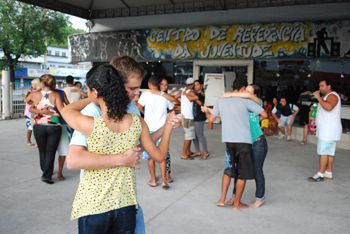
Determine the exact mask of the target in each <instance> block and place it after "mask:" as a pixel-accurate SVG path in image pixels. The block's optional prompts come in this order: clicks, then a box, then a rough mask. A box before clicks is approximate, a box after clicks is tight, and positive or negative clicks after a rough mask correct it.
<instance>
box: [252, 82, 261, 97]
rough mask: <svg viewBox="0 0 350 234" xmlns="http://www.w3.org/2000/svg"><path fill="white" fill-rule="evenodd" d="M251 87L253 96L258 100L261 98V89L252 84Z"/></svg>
mask: <svg viewBox="0 0 350 234" xmlns="http://www.w3.org/2000/svg"><path fill="white" fill-rule="evenodd" d="M251 86H252V87H253V89H254V94H255V95H256V96H257V97H258V98H260V97H261V88H260V86H259V85H255V84H252V85H251Z"/></svg>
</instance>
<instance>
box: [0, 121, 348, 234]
mask: <svg viewBox="0 0 350 234" xmlns="http://www.w3.org/2000/svg"><path fill="white" fill-rule="evenodd" d="M0 129H1V136H0V191H1V193H0V211H1V212H0V233H1V234H2V233H4V234H12V233H31V234H32V233H35V234H41V233H43V234H44V233H45V234H47V233H50V234H51V233H60V234H61V233H77V223H76V222H75V221H70V220H69V217H70V211H71V204H72V201H73V198H74V194H75V191H76V188H77V185H78V182H79V172H78V171H68V170H66V171H65V176H66V180H65V181H63V182H59V181H57V179H56V183H55V184H54V185H47V184H44V183H42V182H41V181H40V169H39V161H38V152H37V149H33V148H31V147H29V146H27V145H26V144H25V143H24V142H25V123H24V120H23V119H19V120H7V121H0ZM206 135H207V138H208V145H209V150H210V153H211V155H210V157H209V158H208V160H207V161H200V160H198V159H197V160H194V161H185V160H181V159H179V155H180V150H181V147H182V140H183V137H182V130H181V129H178V130H176V131H175V132H174V134H173V136H172V142H171V150H170V152H171V155H172V162H173V163H172V168H173V176H174V179H175V182H174V183H173V184H171V188H170V190H168V191H165V190H163V189H161V187H156V188H151V187H149V186H148V185H147V184H146V183H147V181H148V179H149V175H148V170H147V165H146V163H145V162H144V161H143V162H142V164H141V169H138V170H137V186H138V198H139V202H140V204H141V205H142V207H143V210H144V213H145V221H146V227H147V233H148V234H175V233H176V234H179V233H181V234H182V233H191V234H197V233H198V234H199V233H200V234H202V233H204V234H207V233H208V234H211V233H215V234H216V233H222V234H227V233H269V234H274V233H276V234H280V233H317V234H318V233H349V230H350V223H349V221H350V170H349V166H350V151H348V150H341V149H339V150H337V158H336V162H335V173H334V176H335V179H334V180H333V181H325V182H322V183H311V182H308V181H307V179H306V178H307V177H308V176H311V175H313V174H314V173H315V172H316V170H317V163H318V158H317V156H316V155H315V152H316V146H315V145H312V144H307V145H305V146H302V145H300V144H299V143H298V142H297V141H292V142H286V141H282V140H278V139H276V138H268V143H269V153H268V156H267V159H266V162H265V167H264V171H265V176H266V204H265V205H264V206H263V207H261V208H259V209H252V208H249V209H247V210H244V211H241V212H238V211H235V210H233V209H231V208H230V207H225V208H218V207H216V206H215V205H214V204H215V202H216V200H217V199H218V197H219V192H220V182H221V176H222V171H223V168H224V165H225V162H224V154H223V152H224V146H223V145H222V144H221V142H220V140H221V131H220V125H216V126H215V128H214V129H213V130H206ZM56 165H57V164H56ZM158 174H159V172H158ZM55 176H57V174H55ZM230 191H231V189H230ZM254 192H255V183H254V182H253V181H249V182H248V184H247V187H246V191H245V193H244V197H243V201H244V202H248V203H251V202H252V201H253V200H254Z"/></svg>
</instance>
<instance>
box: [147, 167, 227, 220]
mask: <svg viewBox="0 0 350 234" xmlns="http://www.w3.org/2000/svg"><path fill="white" fill-rule="evenodd" d="M221 171H222V168H218V169H216V170H215V172H213V173H211V174H210V175H209V176H207V177H205V178H204V179H203V180H202V181H200V182H199V183H198V184H197V185H195V186H194V187H192V188H191V189H189V190H188V191H186V192H184V193H183V194H182V195H181V196H180V197H179V198H177V199H176V200H174V201H173V202H171V203H170V204H169V205H167V206H166V207H164V208H163V209H161V210H160V211H159V212H158V213H157V214H155V215H154V216H153V217H151V218H150V219H149V220H148V221H146V222H145V224H149V223H151V222H152V221H153V220H154V219H156V218H157V217H158V216H160V215H161V214H162V213H163V212H164V211H166V210H167V209H168V208H170V207H171V206H173V205H175V204H176V203H177V202H178V201H180V200H182V199H183V198H184V197H186V196H187V195H188V194H189V193H191V192H192V191H194V190H195V189H197V188H198V187H200V186H201V185H203V184H204V183H206V182H207V181H208V180H209V179H210V178H212V177H213V176H215V175H216V174H217V173H219V172H221Z"/></svg>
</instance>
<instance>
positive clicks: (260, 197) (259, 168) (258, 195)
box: [225, 85, 267, 208]
mask: <svg viewBox="0 0 350 234" xmlns="http://www.w3.org/2000/svg"><path fill="white" fill-rule="evenodd" d="M260 92H261V90H260V87H259V86H257V85H248V86H247V88H246V92H244V93H242V92H232V93H227V94H225V96H226V97H242V98H249V99H251V100H252V101H254V102H255V103H257V104H258V105H260V106H262V105H263V102H262V100H261V99H260ZM265 112H266V111H265ZM259 122H260V118H259V115H256V114H254V113H251V112H250V113H249V125H250V133H251V135H252V144H253V145H252V156H253V162H254V172H255V173H254V174H255V186H256V190H255V202H254V203H253V204H252V205H251V207H253V208H258V207H260V206H262V205H263V204H264V202H265V176H264V172H263V166H264V161H265V158H266V154H267V142H266V138H265V135H264V133H263V131H262V130H261V127H260V124H259ZM234 196H235V188H234V190H233V198H232V200H231V201H229V202H228V203H229V204H232V203H233V200H234Z"/></svg>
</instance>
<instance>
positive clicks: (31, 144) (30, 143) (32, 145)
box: [27, 142, 36, 148]
mask: <svg viewBox="0 0 350 234" xmlns="http://www.w3.org/2000/svg"><path fill="white" fill-rule="evenodd" d="M27 145H28V146H31V147H33V148H36V144H34V143H32V142H28V143H27Z"/></svg>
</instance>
